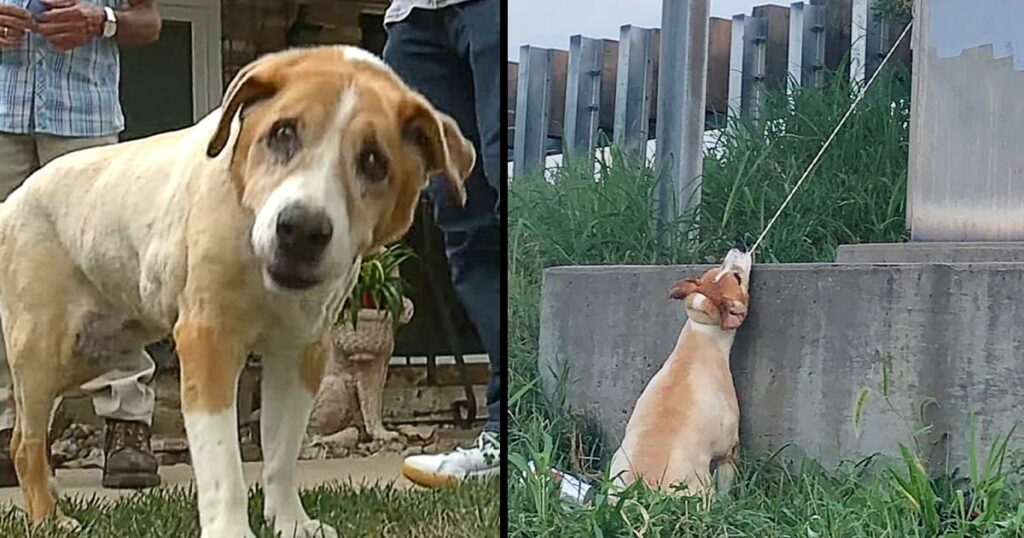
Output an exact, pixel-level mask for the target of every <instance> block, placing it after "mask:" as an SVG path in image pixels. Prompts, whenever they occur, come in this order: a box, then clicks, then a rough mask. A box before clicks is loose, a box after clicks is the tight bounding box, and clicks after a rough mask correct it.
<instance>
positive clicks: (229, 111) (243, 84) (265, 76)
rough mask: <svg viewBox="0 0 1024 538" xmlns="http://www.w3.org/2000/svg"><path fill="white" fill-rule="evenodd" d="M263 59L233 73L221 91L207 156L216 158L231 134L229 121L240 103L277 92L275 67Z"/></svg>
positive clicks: (257, 99) (277, 80)
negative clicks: (216, 122)
mask: <svg viewBox="0 0 1024 538" xmlns="http://www.w3.org/2000/svg"><path fill="white" fill-rule="evenodd" d="M266 62H267V61H266V60H256V61H255V62H253V63H251V64H249V65H247V66H245V67H244V68H242V70H241V71H239V72H238V74H237V75H235V78H234V79H232V80H231V84H229V85H228V89H227V90H226V91H225V92H224V101H223V102H222V103H221V107H220V111H221V114H220V122H219V123H218V124H217V130H216V131H215V132H214V133H213V138H211V139H210V145H209V146H207V147H206V155H207V156H208V157H216V156H217V155H220V152H221V151H223V150H224V146H226V145H227V143H228V138H229V137H230V135H231V122H232V121H233V120H234V119H235V114H237V113H238V109H239V108H241V107H242V106H245V105H248V104H251V103H253V102H256V101H259V100H260V99H266V98H267V97H270V96H272V95H274V93H276V92H277V90H278V87H279V85H280V77H279V76H277V75H278V74H279V70H277V69H272V68H269V67H268V66H267V65H266Z"/></svg>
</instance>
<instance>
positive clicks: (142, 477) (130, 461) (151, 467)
mask: <svg viewBox="0 0 1024 538" xmlns="http://www.w3.org/2000/svg"><path fill="white" fill-rule="evenodd" d="M149 438H150V431H149V426H147V425H146V424H143V423H142V422H129V421H123V420H113V419H107V427H106V435H105V440H104V443H103V454H104V455H105V456H106V458H105V460H106V461H105V463H104V465H103V487H105V488H113V489H140V488H151V487H156V486H159V485H160V475H159V474H157V467H158V463H157V461H156V456H154V455H153V449H152V448H151V447H150V443H149Z"/></svg>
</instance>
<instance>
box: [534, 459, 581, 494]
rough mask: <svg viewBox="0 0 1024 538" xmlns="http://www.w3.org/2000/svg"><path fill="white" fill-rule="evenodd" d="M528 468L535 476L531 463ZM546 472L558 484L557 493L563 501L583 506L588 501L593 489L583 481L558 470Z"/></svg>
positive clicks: (535, 469)
mask: <svg viewBox="0 0 1024 538" xmlns="http://www.w3.org/2000/svg"><path fill="white" fill-rule="evenodd" d="M529 466H530V471H531V472H533V473H534V474H537V467H536V466H535V465H534V463H533V462H532V461H531V462H529ZM548 472H549V473H550V474H551V476H552V477H553V478H554V479H555V483H557V484H558V488H559V493H560V494H561V496H562V499H563V500H567V501H572V502H575V503H579V504H585V503H587V502H589V501H590V499H591V497H592V494H591V493H592V491H593V487H592V486H591V485H590V484H587V483H586V482H585V481H583V479H581V478H579V477H576V476H574V475H571V474H569V473H566V472H562V471H559V470H558V469H548Z"/></svg>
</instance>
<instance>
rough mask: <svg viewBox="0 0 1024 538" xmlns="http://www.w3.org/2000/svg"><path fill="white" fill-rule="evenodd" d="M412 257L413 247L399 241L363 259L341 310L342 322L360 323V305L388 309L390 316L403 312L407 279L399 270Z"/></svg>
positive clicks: (394, 318) (394, 316)
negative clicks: (353, 285) (354, 282)
mask: <svg viewBox="0 0 1024 538" xmlns="http://www.w3.org/2000/svg"><path fill="white" fill-rule="evenodd" d="M412 256H413V252H412V250H410V249H409V248H408V247H406V246H404V245H400V244H395V245H391V246H389V247H387V248H386V249H384V250H383V251H382V252H378V253H375V254H370V255H369V256H366V257H364V258H363V263H362V265H360V267H359V278H358V279H357V280H356V285H355V287H354V288H352V294H351V295H350V296H349V298H348V301H347V302H346V304H345V308H344V309H343V310H342V312H341V317H342V322H346V321H347V322H349V323H351V324H352V328H353V329H355V328H356V327H357V326H358V321H359V308H373V309H376V310H386V311H387V312H388V314H389V315H390V316H391V319H393V320H396V319H398V318H399V317H401V315H402V309H403V308H404V304H403V302H402V299H403V297H404V294H405V282H404V281H403V280H402V277H401V275H400V274H399V272H398V268H399V267H401V265H402V263H403V262H405V261H406V260H408V259H409V258H411V257H412Z"/></svg>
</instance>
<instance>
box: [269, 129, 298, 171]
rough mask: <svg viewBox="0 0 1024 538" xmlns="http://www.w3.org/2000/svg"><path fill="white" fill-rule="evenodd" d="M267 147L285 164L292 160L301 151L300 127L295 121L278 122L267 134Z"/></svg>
mask: <svg viewBox="0 0 1024 538" xmlns="http://www.w3.org/2000/svg"><path fill="white" fill-rule="evenodd" d="M267 147H268V148H269V149H270V151H271V152H272V153H273V154H274V155H276V156H277V157H278V158H279V159H281V160H282V161H283V162H287V161H289V160H291V158H292V157H294V156H295V154H296V153H298V151H299V134H298V125H297V123H296V121H295V120H292V119H285V120H278V121H276V122H275V123H274V126H273V127H271V128H270V133H268V134H267Z"/></svg>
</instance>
